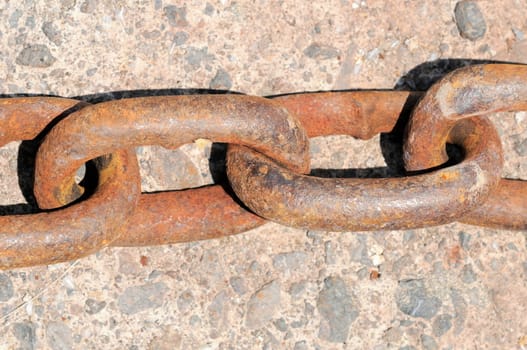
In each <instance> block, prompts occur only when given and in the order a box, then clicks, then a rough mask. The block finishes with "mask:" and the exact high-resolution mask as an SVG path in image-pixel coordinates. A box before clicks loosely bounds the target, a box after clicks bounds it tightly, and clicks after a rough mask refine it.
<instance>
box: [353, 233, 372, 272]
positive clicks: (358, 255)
mask: <svg viewBox="0 0 527 350" xmlns="http://www.w3.org/2000/svg"><path fill="white" fill-rule="evenodd" d="M355 237H356V239H357V241H358V244H353V245H352V247H351V251H350V257H351V260H352V261H355V262H360V263H361V264H363V265H366V266H371V264H372V262H371V259H370V257H369V256H368V242H367V240H368V238H367V237H366V235H356V236H355Z"/></svg>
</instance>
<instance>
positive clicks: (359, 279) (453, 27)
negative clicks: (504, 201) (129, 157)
mask: <svg viewBox="0 0 527 350" xmlns="http://www.w3.org/2000/svg"><path fill="white" fill-rule="evenodd" d="M458 6H460V7H457V6H456V1H445V0H441V1H404V2H403V1H370V0H365V1H358V0H349V1H348V0H341V1H316V2H314V3H313V5H308V2H305V1H285V2H278V1H238V2H236V1H230V0H222V1H221V2H213V1H210V2H208V3H206V2H200V1H194V0H189V1H184V2H183V1H171V2H170V1H164V0H155V1H143V0H136V1H123V0H117V1H109V0H86V1H84V0H62V1H46V2H45V1H38V0H24V1H7V2H2V3H1V4H0V18H1V21H0V44H1V46H2V48H3V49H2V51H1V52H0V58H1V59H0V82H1V85H0V86H1V88H2V91H1V93H2V94H6V95H10V94H21V93H22V94H25V93H32V94H46V95H47V94H53V95H60V96H86V95H94V94H102V93H107V92H117V91H122V90H135V91H137V90H143V89H191V88H213V89H228V90H232V91H238V92H242V93H247V94H253V95H264V96H266V95H276V94H282V93H289V92H301V91H318V90H340V89H372V88H379V89H392V88H394V87H395V86H399V87H406V88H414V89H423V88H426V87H427V86H428V85H429V84H430V82H431V81H433V80H434V79H436V78H437V77H438V76H439V75H440V74H441V72H444V71H445V70H447V69H449V67H453V66H456V65H459V64H461V63H463V64H465V63H466V61H456V60H454V59H461V58H462V59H483V60H505V61H516V62H521V61H523V62H525V61H526V57H527V42H526V41H525V33H526V31H527V20H526V17H525V13H527V12H526V11H527V3H526V2H525V1H523V0H522V1H520V0H502V1H490V0H489V1H478V2H477V6H474V5H472V4H468V5H467V4H463V5H458ZM476 7H477V8H476ZM454 18H456V19H457V24H456V20H455V19H454ZM144 93H148V92H144ZM95 97H96V98H97V97H98V98H103V97H105V98H107V97H108V96H105V95H96V96H95ZM89 98H91V99H93V98H94V96H91V97H89ZM492 120H493V121H495V122H496V125H497V126H498V129H499V131H500V133H501V135H502V137H503V143H504V148H505V150H506V162H507V165H506V167H505V170H504V175H506V176H509V177H515V178H522V177H523V178H524V179H527V169H526V167H527V165H526V164H527V163H526V159H527V114H525V113H516V114H503V115H499V116H494V117H493V118H492ZM379 141H380V138H379V137H376V138H374V139H373V140H371V141H369V142H362V141H356V140H353V139H351V138H349V137H345V136H337V137H330V138H324V139H316V140H313V143H312V151H311V152H312V156H313V166H314V167H316V168H319V167H330V168H372V167H383V166H385V161H384V159H383V157H382V155H381V151H380V147H379V143H380V142H379ZM17 149H18V144H16V143H12V144H9V145H7V146H5V147H3V148H2V149H0V164H1V167H2V174H1V176H0V177H1V185H0V186H1V187H0V200H2V203H3V204H4V205H13V204H19V203H23V202H24V197H23V196H22V195H21V193H20V191H19V190H18V180H17V161H16V157H17ZM208 152H210V147H198V146H196V145H187V146H185V147H183V149H181V150H178V151H171V152H167V151H162V150H159V149H156V148H152V147H143V148H140V149H138V154H139V155H140V156H141V165H142V167H143V169H142V170H143V189H144V190H159V189H163V188H180V187H186V186H197V185H202V184H206V183H209V182H210V181H211V178H210V175H209V174H208V173H207V171H206V170H207V169H208V165H207V156H208ZM160 157H162V158H160ZM159 159H161V160H159ZM359 173H360V172H359ZM365 173H367V172H365ZM188 174H194V175H192V176H190V175H188ZM6 210H7V209H6ZM377 272H378V273H379V274H380V276H377V275H376V273H377ZM377 277H378V278H377ZM526 287H527V245H526V235H525V232H513V231H502V230H493V229H483V228H478V227H472V226H468V225H461V224H456V223H453V224H449V225H444V226H440V227H434V228H427V229H417V230H408V231H393V232H369V233H332V232H316V231H305V230H298V229H292V228H287V227H284V226H280V225H277V224H272V223H270V224H267V225H265V226H263V227H261V228H259V229H256V230H253V231H251V232H247V233H245V234H241V235H238V236H233V237H228V238H225V239H218V240H213V241H206V242H196V243H189V244H180V245H173V246H160V247H145V248H126V249H125V248H113V249H105V250H103V251H101V252H99V253H98V254H96V255H93V256H91V257H88V258H85V259H81V260H78V261H74V262H72V263H64V264H58V265H54V266H41V267H33V268H25V269H16V270H12V271H4V272H1V273H0V343H1V344H0V349H13V348H19V349H48V348H49V349H54V350H55V349H70V348H74V349H101V348H111V349H117V348H118V349H130V350H132V349H174V348H175V349H295V350H303V349H355V348H361V349H372V348H373V349H378V350H380V349H421V348H422V349H464V348H470V349H481V348H483V349H522V348H523V349H525V348H527V318H526V317H525V315H526V314H527V288H526Z"/></svg>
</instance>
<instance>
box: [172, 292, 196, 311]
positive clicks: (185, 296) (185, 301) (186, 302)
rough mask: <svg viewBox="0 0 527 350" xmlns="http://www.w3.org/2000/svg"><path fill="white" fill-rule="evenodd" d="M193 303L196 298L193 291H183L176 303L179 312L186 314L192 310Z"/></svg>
mask: <svg viewBox="0 0 527 350" xmlns="http://www.w3.org/2000/svg"><path fill="white" fill-rule="evenodd" d="M193 302H194V296H193V295H192V291H191V290H190V289H187V290H185V291H183V293H181V294H180V295H179V297H178V298H177V301H176V304H177V308H178V310H179V312H181V313H185V312H186V311H188V310H190V307H191V306H192V303H193Z"/></svg>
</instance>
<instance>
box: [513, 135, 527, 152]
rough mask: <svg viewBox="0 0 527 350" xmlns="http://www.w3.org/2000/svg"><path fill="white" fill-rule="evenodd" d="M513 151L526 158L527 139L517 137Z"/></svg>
mask: <svg viewBox="0 0 527 350" xmlns="http://www.w3.org/2000/svg"><path fill="white" fill-rule="evenodd" d="M514 150H515V151H516V152H517V153H518V154H519V155H520V156H522V157H523V156H527V139H523V138H521V137H518V138H517V141H516V142H515V145H514Z"/></svg>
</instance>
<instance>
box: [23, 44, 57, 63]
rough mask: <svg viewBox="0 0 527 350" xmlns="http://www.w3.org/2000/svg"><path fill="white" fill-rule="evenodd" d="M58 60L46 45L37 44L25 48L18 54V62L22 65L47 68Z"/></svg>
mask: <svg viewBox="0 0 527 350" xmlns="http://www.w3.org/2000/svg"><path fill="white" fill-rule="evenodd" d="M56 60H57V59H56V58H55V57H53V55H52V54H51V52H50V51H49V49H48V47H47V46H46V45H41V44H35V45H30V46H27V47H26V48H24V49H23V50H22V51H21V52H20V53H19V54H18V56H17V58H16V63H17V64H19V65H22V66H30V67H37V68H46V67H49V66H51V65H52V64H53V63H55V61H56Z"/></svg>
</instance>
